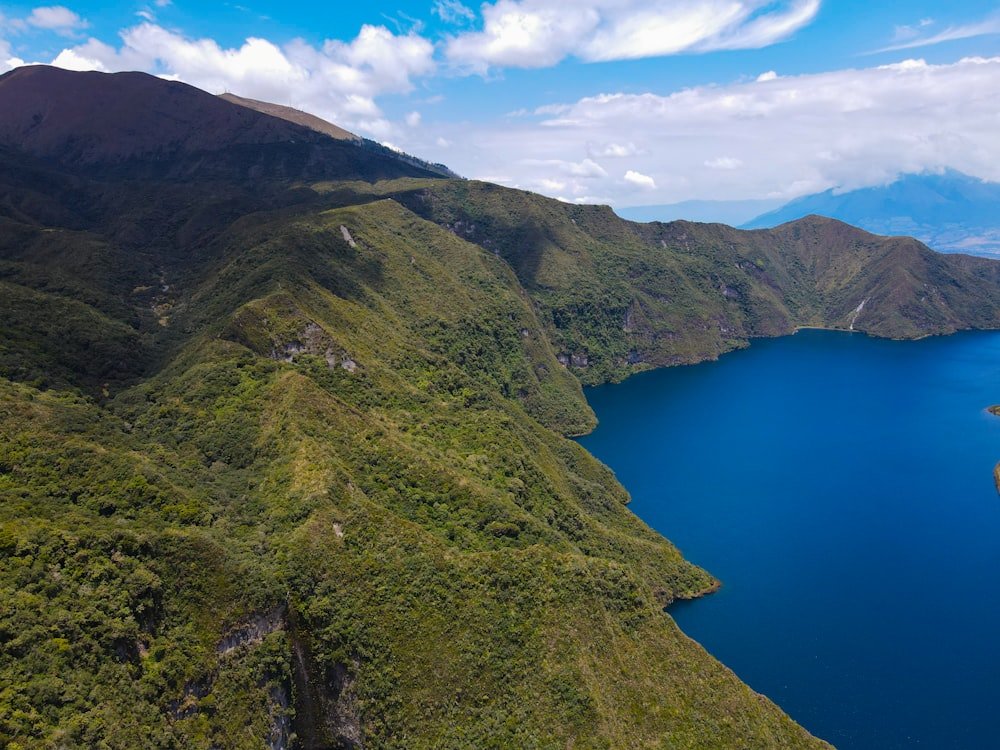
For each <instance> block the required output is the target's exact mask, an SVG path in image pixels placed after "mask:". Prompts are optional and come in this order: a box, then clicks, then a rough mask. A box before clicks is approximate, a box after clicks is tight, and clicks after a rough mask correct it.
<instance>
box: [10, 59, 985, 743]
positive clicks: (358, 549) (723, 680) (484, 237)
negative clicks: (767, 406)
mask: <svg viewBox="0 0 1000 750" xmlns="http://www.w3.org/2000/svg"><path fill="white" fill-rule="evenodd" d="M60 75H61V74H60ZM60 80H61V79H60ZM79 80H80V81H82V82H87V81H90V80H94V79H93V78H92V77H83V78H80V79H79ZM97 80H100V81H102V85H103V83H104V82H106V80H112V81H117V80H124V81H126V82H129V81H130V80H131V79H129V78H125V79H120V78H116V77H108V79H104V78H99V79H97ZM5 81H9V79H4V78H0V105H2V104H3V102H4V100H3V96H4V94H3V92H4V90H5V89H4V88H3V86H2V84H3V83H4V82H5ZM160 83H162V84H163V85H167V84H165V83H164V82H160ZM147 84H149V82H148V81H143V86H146V85H147ZM81 85H82V84H81ZM130 85H131V84H130ZM150 85H152V86H153V89H151V90H153V91H155V90H156V89H155V84H150ZM111 90H113V89H109V91H111ZM60 91H61V89H60V88H59V87H58V86H57V87H55V88H53V89H52V90H51V91H49V96H51V97H54V98H56V99H58V97H59V95H60V94H59V92H60ZM33 96H34V94H33ZM201 101H202V100H201V99H200V98H198V99H197V102H198V106H199V107H200V106H203V105H202V103H201ZM217 105H218V106H235V105H229V104H227V103H226V102H222V101H219V102H216V101H215V99H214V98H213V103H212V104H211V105H207V104H205V105H204V106H212V107H215V106H217ZM121 106H125V105H124V103H122V104H121ZM12 111H13V110H12V109H11V108H10V107H7V108H4V107H3V106H0V120H2V119H3V116H4V113H8V114H9V113H11V112H12ZM21 114H22V113H21V112H19V111H18V112H16V113H15V114H14V115H11V117H12V118H13V119H14V120H16V119H17V118H18V117H20V115H21ZM189 114H190V112H189ZM230 114H231V113H230ZM230 114H224V113H223V114H220V115H219V116H220V117H223V119H225V118H226V117H229V116H230ZM241 116H242V115H241ZM254 116H255V117H256V114H255V115H254ZM260 116H261V117H265V115H260ZM180 119H183V118H180ZM192 121H194V122H197V118H193V119H192ZM55 124H58V122H57V123H55ZM286 126H287V123H282V124H280V125H275V124H273V123H267V122H262V123H261V125H260V127H261V128H263V129H264V131H266V132H272V131H271V130H270V129H271V128H272V127H273V128H278V127H286ZM4 127H6V126H4V125H3V124H2V123H0V131H2V132H13V131H12V130H10V129H9V128H8V130H6V131H4V130H3V128H4ZM33 137H36V138H41V139H42V140H43V141H44V140H45V139H46V138H50V137H52V138H54V137H55V136H52V135H51V134H48V135H46V134H45V133H37V134H35V136H33ZM144 137H145V136H144ZM310 137H312V136H310ZM315 137H316V138H324V137H325V136H320V135H319V134H316V136H315ZM327 140H331V141H332V139H327ZM46 142H48V141H46ZM276 143H277V146H276V148H278V150H279V152H280V150H281V148H283V145H282V143H283V142H282V141H280V140H278V141H276ZM99 145H100V148H98V149H97V152H98V153H104V151H102V149H105V148H110V146H109V145H107V144H99ZM134 145H135V144H131V145H130V144H129V143H121V142H118V143H116V144H115V147H116V148H117V149H119V150H120V153H128V154H133V151H132V150H131V149H132V146H134ZM217 145H218V148H217V149H216V151H220V152H223V153H226V150H227V148H228V146H227V145H226V143H225V142H224V141H223V142H220V143H219V144H217ZM29 146H30V144H27V145H25V144H19V143H18V142H17V141H16V139H13V138H11V139H8V140H7V141H5V142H4V145H3V146H2V147H0V167H2V168H0V300H2V305H0V589H2V595H0V602H3V606H2V607H0V741H2V742H3V743H4V744H5V746H6V747H8V748H17V747H20V748H27V747H70V748H72V747H94V746H107V747H112V748H132V747H166V748H169V747H177V748H181V747H183V748H188V747H205V748H208V747H215V748H243V747H246V748H251V747H252V748H259V747H261V746H262V745H264V746H267V747H272V748H290V747H301V748H359V747H364V748H463V747H467V748H484V747H496V748H507V747H518V748H520V747H526V748H530V747H537V748H549V747H551V748H556V747H567V746H573V747H591V748H601V747H603V748H628V747H636V748H638V747H685V748H719V747H754V748H797V747H802V748H805V747H824V746H825V744H824V743H822V742H821V741H818V740H816V739H814V738H812V737H810V736H809V735H808V734H807V733H806V732H805V731H804V730H803V729H802V728H800V727H798V726H797V725H795V724H794V723H793V722H792V721H791V720H790V719H789V718H788V717H787V716H785V715H784V714H783V713H782V712H781V711H780V710H779V709H778V708H777V707H775V706H774V705H773V704H771V703H770V702H769V701H768V700H767V699H766V698H764V697H762V696H759V695H756V694H754V693H753V692H752V691H751V690H750V689H749V688H747V687H746V686H745V685H743V684H742V683H740V682H739V681H738V680H737V679H736V677H735V676H734V675H733V674H732V673H731V672H729V671H728V670H727V669H726V668H725V667H724V666H722V665H720V664H719V663H718V662H716V661H715V660H714V659H713V658H712V657H711V656H710V655H708V654H707V653H706V652H705V651H704V650H703V649H702V648H701V647H700V646H698V645H697V644H695V643H693V642H692V641H690V640H689V639H688V638H686V637H685V636H684V635H683V634H682V633H680V631H679V630H678V629H677V628H676V626H675V625H674V623H673V620H672V619H671V618H670V617H669V615H668V614H666V613H664V612H663V607H664V606H665V605H667V604H669V603H670V602H671V601H673V600H675V599H677V598H685V597H691V596H697V595H700V594H703V593H705V592H707V591H710V590H712V589H713V588H714V587H715V586H717V585H718V583H717V582H716V581H715V580H714V579H713V578H712V577H711V576H710V575H709V574H708V573H706V572H705V571H702V570H700V569H698V568H697V567H695V566H692V565H691V564H689V563H687V562H686V561H684V560H683V558H682V557H681V555H680V554H679V552H678V551H677V550H676V549H675V548H674V547H673V546H672V545H670V543H669V542H667V541H666V540H665V539H663V538H662V537H660V536H659V535H658V534H656V533H654V532H653V531H651V530H650V529H649V528H647V527H646V526H645V525H644V524H643V523H641V522H640V521H639V520H638V519H637V518H636V517H635V516H633V515H632V514H631V513H630V512H629V511H628V510H627V508H626V504H627V501H628V497H627V493H626V492H625V490H624V489H623V488H622V487H621V486H620V485H619V484H618V483H617V482H616V481H615V479H614V477H613V475H612V474H611V472H610V471H609V470H608V469H606V468H605V467H603V466H602V465H600V464H599V463H598V462H596V461H595V460H594V459H593V458H592V457H590V456H589V455H588V454H587V453H586V452H585V451H583V450H582V449H581V448H580V447H579V446H578V445H577V444H576V443H574V442H572V441H571V440H568V439H567V438H566V437H565V436H566V435H573V434H579V433H582V432H585V431H587V430H589V429H591V428H592V427H593V425H594V417H593V414H592V412H591V411H590V409H589V407H588V406H587V404H586V401H585V399H584V397H583V392H582V390H581V386H580V383H581V381H583V382H599V381H603V380H609V379H616V378H621V377H625V376H627V375H628V374H629V373H630V372H633V371H635V370H638V369H643V368H648V367H651V366H658V365H663V364H670V363H675V362H693V361H697V360H699V359H704V358H706V357H714V356H717V355H718V354H719V353H721V352H724V351H726V350H728V349H732V348H734V347H737V346H742V345H745V344H746V342H747V340H748V337H750V336H759V335H778V334H782V333H787V332H789V331H791V330H792V329H793V328H794V326H797V325H829V326H839V327H845V328H846V327H849V326H851V325H852V324H853V326H854V327H855V328H856V329H860V330H869V331H871V332H873V333H879V334H882V335H898V336H914V335H923V334H925V333H930V332H946V331H948V330H954V329H955V328H959V327H967V326H994V325H996V324H997V320H996V307H995V305H994V300H995V297H996V294H997V288H998V287H997V278H996V270H995V268H994V266H993V265H991V264H988V263H979V262H976V261H974V260H972V259H962V258H949V259H947V260H940V259H939V256H935V255H933V254H930V253H929V252H928V251H926V249H925V248H923V247H921V246H919V245H917V244H916V243H912V242H905V241H895V240H894V241H889V240H884V239H881V238H875V237H872V236H871V235H867V234H864V233H862V232H859V231H857V230H853V229H851V228H849V227H846V226H845V225H841V224H837V223H835V222H826V221H815V220H809V221H804V222H801V223H799V224H795V225H790V226H788V227H783V228H781V229H780V230H776V231H773V232H751V233H747V232H739V231H737V230H732V229H729V228H727V227H721V226H719V225H695V224H686V223H674V224H667V225H657V224H653V225H637V224H631V223H628V222H624V221H622V220H620V219H618V218H617V217H615V216H614V215H613V214H612V213H611V212H610V210H608V209H606V208H601V207H578V206H568V205H565V204H562V203H558V202H555V201H551V200H547V199H543V198H540V197H539V196H533V195H531V194H528V193H522V192H520V191H512V190H505V189H502V188H498V187H496V186H492V185H486V184H482V183H474V182H467V181H462V180H456V179H442V178H439V177H428V176H427V175H426V173H416V174H415V173H414V171H413V170H414V166H413V164H412V163H410V162H409V161H407V160H393V159H391V158H389V157H386V158H384V159H383V158H382V156H377V159H378V161H377V167H378V174H377V175H375V176H381V177H387V178H391V179H388V180H386V181H380V182H366V181H364V179H365V178H369V179H374V176H373V175H374V173H373V172H366V171H365V170H366V169H367V167H363V168H362V169H361V170H360V173H359V170H358V169H355V168H354V167H353V166H352V164H355V162H354V161H350V160H348V161H344V160H337V159H332V157H331V160H330V161H323V160H322V159H318V158H317V159H316V160H313V161H311V162H310V165H311V166H309V167H308V168H306V169H304V170H301V171H299V172H296V173H294V174H293V173H292V172H290V171H289V170H290V167H289V165H290V164H291V162H289V161H287V160H282V159H278V160H277V162H274V163H273V164H272V166H273V167H274V168H273V169H271V170H270V171H268V169H264V170H263V171H258V172H257V174H258V178H257V179H254V180H248V179H247V172H246V170H245V169H244V168H243V167H242V166H241V167H238V168H234V169H233V170H231V171H227V169H228V167H227V169H221V168H220V167H219V164H220V163H222V164H229V165H232V164H235V162H232V161H230V156H225V157H224V158H222V161H221V162H220V161H218V160H216V159H215V157H214V156H213V157H212V158H208V157H205V158H204V160H203V161H199V160H192V159H191V158H190V154H189V153H186V152H185V153H177V154H175V155H174V156H171V157H169V158H168V157H167V156H164V155H162V154H159V155H154V156H151V157H149V159H150V160H151V162H154V164H152V166H144V164H145V161H144V160H145V157H143V158H142V159H139V160H138V161H129V160H132V159H133V156H129V157H128V159H127V161H128V163H129V165H130V166H129V169H128V170H127V174H126V173H125V172H123V171H122V170H121V169H118V168H112V167H111V166H109V165H108V163H106V162H104V161H100V160H98V162H99V163H97V166H96V167H95V162H91V161H86V160H85V161H84V162H81V161H80V160H79V158H78V157H79V154H77V153H76V152H73V154H74V155H73V156H72V158H66V159H63V160H60V159H59V158H58V155H54V152H45V153H42V152H40V151H38V150H37V149H34V150H33V148H31V147H29ZM264 146H266V147H267V148H270V146H267V144H264ZM314 146H315V148H316V149H318V150H319V152H322V153H328V152H327V151H326V149H327V148H328V144H327V143H326V142H325V141H316V142H315V144H314ZM340 147H345V148H356V147H354V146H351V145H350V144H341V146H338V148H340ZM213 148H214V147H213ZM265 150H266V149H265ZM182 151H183V149H182ZM213 153H215V152H213ZM330 153H340V152H339V151H338V152H330ZM202 156H204V154H202ZM259 156H260V155H259V154H257V155H254V156H252V158H251V162H252V163H253V164H256V165H258V166H260V165H265V166H266V164H268V163H270V162H267V159H263V160H262V158H258V157H259ZM383 156H384V155H383ZM102 158H103V157H102ZM136 158H137V157H136ZM353 158H354V157H352V159H353ZM358 158H362V157H358ZM366 158H367V157H366ZM371 158H376V157H375V156H372V157H371ZM199 159H201V157H199ZM178 164H180V165H182V167H183V168H180V167H177V166H176V165H178ZM316 170H318V171H316ZM185 174H187V175H195V176H197V177H198V179H182V175H185ZM318 174H319V175H321V177H322V179H321V181H317V179H316V176H317V175H318ZM861 300H867V301H866V302H865V305H864V306H863V307H862V308H861V310H860V311H858V306H859V303H860V302H861ZM855 313H856V314H855Z"/></svg>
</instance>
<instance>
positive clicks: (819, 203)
mask: <svg viewBox="0 0 1000 750" xmlns="http://www.w3.org/2000/svg"><path fill="white" fill-rule="evenodd" d="M998 206H1000V183H995V182H984V181H982V180H979V179H977V178H974V177H969V176H968V175H966V174H962V173H961V172H956V171H954V170H946V171H945V172H943V173H940V174H935V173H924V174H909V175H903V176H902V177H900V178H899V179H898V180H896V182H893V183H892V184H891V185H885V186H882V187H872V188H863V189H860V190H851V191H849V192H844V193H838V192H836V191H835V190H827V191H826V192H824V193H817V194H815V195H807V196H804V197H802V198H798V199H796V200H794V201H792V202H791V203H788V204H786V205H784V206H782V207H781V208H778V209H776V210H774V211H770V212H768V213H764V214H761V215H760V216H757V217H756V218H754V219H752V220H750V221H748V222H747V223H745V224H743V225H742V227H741V228H742V229H763V228H769V227H774V226H777V225H779V224H784V223H785V222H788V221H794V220H795V219H801V218H802V217H804V216H809V215H810V214H817V215H820V216H829V217H831V218H834V219H839V220H840V221H844V222H847V223H848V224H853V225H855V226H858V227H861V228H862V229H866V230H868V231H869V232H872V233H874V234H881V235H889V236H897V235H906V236H909V237H915V238H916V239H918V240H920V241H921V242H923V243H925V244H926V245H928V246H929V247H931V248H932V249H934V250H937V251H939V252H945V253H970V254H973V255H984V256H996V255H1000V212H998V210H997V207H998Z"/></svg>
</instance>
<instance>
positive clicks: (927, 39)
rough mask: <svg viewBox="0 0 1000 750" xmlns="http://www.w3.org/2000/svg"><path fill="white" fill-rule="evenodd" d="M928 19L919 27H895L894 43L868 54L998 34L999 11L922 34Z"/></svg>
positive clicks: (999, 31)
mask: <svg viewBox="0 0 1000 750" xmlns="http://www.w3.org/2000/svg"><path fill="white" fill-rule="evenodd" d="M929 21H930V19H925V21H922V22H921V24H920V26H919V27H913V26H901V27H897V28H896V39H897V41H896V42H895V43H894V44H891V45H889V46H888V47H882V48H880V49H876V50H872V51H871V52H869V53H868V54H871V55H875V54H879V53H880V52H898V51H899V50H905V49H916V48H918V47H929V46H932V45H935V44H941V43H943V42H954V41H957V40H959V39H971V38H972V37H977V36H986V35H988V34H1000V13H994V14H993V15H991V16H989V17H988V18H986V19H985V20H983V21H980V22H978V23H970V24H965V25H963V26H949V27H948V28H947V29H945V30H944V31H940V32H938V33H936V34H931V35H922V34H923V31H924V30H925V29H927V28H930V27H931V26H933V22H929Z"/></svg>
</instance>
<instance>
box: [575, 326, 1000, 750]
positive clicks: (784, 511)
mask: <svg viewBox="0 0 1000 750" xmlns="http://www.w3.org/2000/svg"><path fill="white" fill-rule="evenodd" d="M587 398H588V400H589V401H590V403H591V405H592V406H593V408H594V410H595V411H596V412H597V416H598V418H599V419H600V426H599V427H598V428H597V430H596V431H595V432H594V433H592V434H591V435H588V436H586V437H585V438H582V439H581V440H580V442H581V443H582V444H583V445H584V446H585V447H586V448H587V449H588V450H590V451H591V452H592V453H593V454H594V455H596V456H597V457H598V458H600V459H601V460H602V461H604V462H605V463H606V464H608V465H609V466H610V467H611V468H612V469H614V471H615V473H616V474H617V476H618V478H619V480H621V482H622V483H623V484H624V485H625V487H626V488H628V489H629V491H630V492H631V493H632V505H631V508H632V510H633V511H634V512H635V513H636V514H637V515H639V516H640V517H641V518H642V519H643V520H645V521H646V522H647V523H649V524H650V525H651V526H653V527H654V528H655V529H657V530H658V531H660V532H661V533H663V534H664V535H665V536H666V537H668V538H669V539H670V540H671V541H673V542H674V543H675V544H676V545H677V546H678V547H680V549H681V550H682V551H683V552H684V553H685V556H686V557H687V558H688V559H689V560H691V561H693V562H695V563H698V564H699V565H702V566H703V567H705V568H707V569H708V570H709V571H710V572H712V573H713V574H714V575H716V576H717V577H718V578H720V579H721V580H722V582H723V588H722V589H721V590H720V591H719V592H718V593H716V594H713V595H711V596H708V597H705V598H703V599H699V600H696V601H693V602H683V603H679V604H675V605H673V606H672V607H671V608H670V609H669V610H668V611H669V613H670V614H671V615H673V616H674V618H675V619H676V620H677V622H678V624H679V625H680V626H681V628H682V629H683V630H684V631H685V632H686V633H688V634H689V635H690V636H692V637H693V638H695V639H696V640H697V641H699V642H700V643H702V644H703V645H704V646H705V647H706V648H707V649H708V650H709V651H710V652H711V653H712V654H714V655H715V656H716V657H718V658H719V659H720V660H721V661H722V662H723V663H725V664H726V665H727V666H729V667H731V668H732V669H733V670H734V671H735V672H736V673H737V674H738V675H739V676H740V677H741V678H742V679H743V680H744V681H745V682H747V683H748V684H750V686H751V687H753V688H754V689H755V690H757V691H759V692H762V693H764V694H765V695H767V696H768V697H770V698H771V699H773V700H774V701H775V702H776V703H778V704H779V705H780V706H781V707H782V708H783V709H784V710H785V711H787V712H788V713H789V714H790V715H791V716H792V718H794V719H795V720H796V721H798V722H799V723H801V724H803V725H804V726H805V727H806V728H807V729H809V730H810V731H811V732H812V733H813V734H816V735H817V736H819V737H822V738H823V739H826V740H828V741H829V742H831V743H833V744H834V745H836V746H837V747H838V748H841V750H891V749H893V748H911V747H924V748H931V749H933V750H946V749H948V748H962V749H963V750H966V749H968V750H981V749H982V748H994V747H998V746H1000V744H998V743H1000V497H998V495H997V491H996V488H995V486H994V484H993V466H994V464H996V462H997V461H998V460H1000V418H997V417H994V416H993V415H991V414H989V413H988V412H987V411H986V410H985V409H986V407H987V406H989V405H991V404H994V403H1000V334H997V333H962V334H957V335H955V336H949V337H942V338H931V339H924V340H922V341H916V342H896V341H884V340H879V339H871V338H868V337H866V336H863V335H860V334H849V333H836V332H831V331H801V332H799V333H798V334H796V335H795V336H790V337H786V338H782V339H771V340H761V341H755V342H754V343H753V344H752V346H751V347H750V348H749V349H746V350H742V351H739V352H734V353H731V354H727V355H725V356H724V357H722V359H721V360H719V361H718V362H710V363H705V364H700V365H695V366H692V367H679V368H670V369H665V370H659V371H655V372H647V373H642V374H640V375H637V376H635V377H633V378H630V379H629V380H628V381H626V382H625V383H622V384H619V385H612V386H601V387H598V388H591V389H588V391H587Z"/></svg>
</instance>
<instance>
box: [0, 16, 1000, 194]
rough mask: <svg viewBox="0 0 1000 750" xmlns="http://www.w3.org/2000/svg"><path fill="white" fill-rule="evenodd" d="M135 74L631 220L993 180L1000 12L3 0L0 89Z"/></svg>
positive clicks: (999, 154) (998, 148)
mask: <svg viewBox="0 0 1000 750" xmlns="http://www.w3.org/2000/svg"><path fill="white" fill-rule="evenodd" d="M39 62H40V63H52V64H57V65H61V66H63V67H68V68H77V69H96V70H104V71H115V70H145V71H147V72H150V73H154V74H157V75H162V76H165V77H170V78H175V79H178V80H182V81H185V82H187V83H190V84H192V85H196V86H199V87H200V88H203V89H205V90H207V91H210V92H212V93H222V92H224V91H231V92H233V93H236V94H240V95H243V96H249V97H253V98H258V99H265V100H269V101H275V102H278V103H280V104H288V105H291V106H295V107H297V108H299V109H303V110H306V111H309V112H312V113H315V114H317V115H319V116H321V117H324V118H326V119H328V120H330V121H332V122H335V123H337V124H339V125H341V126H343V127H346V128H348V129H350V130H353V131H354V132H356V133H359V134H361V135H364V136H367V137H370V138H374V139H376V140H379V141H381V142H384V143H388V144H391V145H393V146H395V147H398V148H400V149H403V150H405V151H407V152H410V153H413V154H415V155H417V156H420V157H423V158H425V159H429V160H432V161H440V162H443V163H445V164H448V165H449V166H451V167H452V169H454V170H455V171H456V172H458V173H459V174H462V175H464V176H467V177H471V178H482V179H489V180H492V181H495V182H499V183H501V184H505V185H510V186H512V187H520V188H524V189H529V190H534V191H537V192H541V193H544V194H546V195H551V196H553V197H558V198H562V199H564V200H569V201H577V202H598V203H610V204H611V205H613V206H617V207H626V206H632V205H648V204H657V203H673V202H678V201H684V200H692V199H698V200H706V199H718V200H737V199H749V198H758V199H759V198H772V199H778V198H780V199H791V198H794V197H796V196H798V195H802V194H806V193H812V192H818V191H821V190H826V189H828V188H831V187H832V188H841V189H851V188H855V187H862V186H869V185H875V184H880V183H885V182H887V181H890V180H892V179H893V178H894V177H895V176H897V175H899V174H901V173H905V172H919V171H923V170H942V169H945V168H953V169H958V170H960V171H964V172H967V173H969V174H973V175H976V176H979V177H982V178H984V179H991V180H1000V107H998V106H997V102H1000V3H998V2H980V1H978V0H971V1H967V2H963V3H954V2H950V3H944V2H939V1H933V2H932V1H931V0H912V1H911V2H907V3H871V2H865V3H862V2H855V1H854V0H840V1H838V0H780V1H779V2H768V0H664V1H660V2H656V1H647V2H640V1H638V0H575V1H574V2H565V1H560V0H496V1H495V2H486V3H482V4H475V3H468V2H462V1H460V0H405V1H404V0H400V1H397V2H392V1H391V0H390V1H388V2H383V1H380V0H374V2H367V3H360V2H355V3H350V4H346V3H331V2H327V3H322V4H315V5H313V4H306V3H289V2H285V3H275V2H253V1H252V0H247V1H246V2H231V3H213V2H194V1H193V0H149V1H148V2H130V1H126V2H118V3H113V4H109V3H96V2H93V1H92V0H87V1H86V2H83V1H81V2H70V3H67V4H65V5H44V6H42V5H32V4H9V3H0V72H2V71H4V70H7V69H9V68H12V67H16V66H18V65H22V64H26V63H39Z"/></svg>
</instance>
